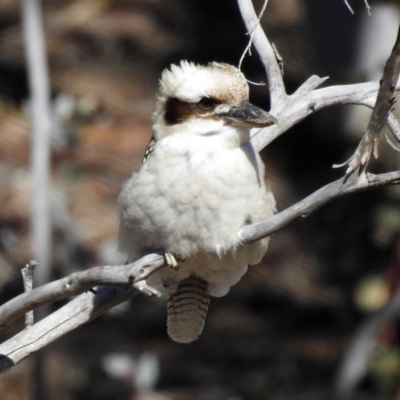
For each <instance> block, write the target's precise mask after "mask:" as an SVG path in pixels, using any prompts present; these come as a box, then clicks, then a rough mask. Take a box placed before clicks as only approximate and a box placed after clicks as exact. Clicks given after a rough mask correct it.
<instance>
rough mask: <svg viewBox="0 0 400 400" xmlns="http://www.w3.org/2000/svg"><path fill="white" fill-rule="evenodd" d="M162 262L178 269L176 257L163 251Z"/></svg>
mask: <svg viewBox="0 0 400 400" xmlns="http://www.w3.org/2000/svg"><path fill="white" fill-rule="evenodd" d="M164 262H165V264H166V265H168V267H171V268H172V269H175V270H178V269H179V265H178V262H177V261H176V258H175V256H174V255H173V254H171V253H168V252H165V253H164Z"/></svg>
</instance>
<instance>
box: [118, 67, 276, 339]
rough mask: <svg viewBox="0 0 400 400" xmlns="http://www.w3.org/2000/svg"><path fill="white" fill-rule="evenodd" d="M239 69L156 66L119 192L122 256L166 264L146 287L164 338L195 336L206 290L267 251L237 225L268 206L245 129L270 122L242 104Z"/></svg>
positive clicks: (264, 214) (227, 282)
mask: <svg viewBox="0 0 400 400" xmlns="http://www.w3.org/2000/svg"><path fill="white" fill-rule="evenodd" d="M248 100H249V87H248V84H247V81H246V79H245V77H244V75H243V74H242V73H241V72H240V71H239V70H238V69H237V68H235V67H233V66H231V65H228V64H221V63H216V62H213V63H210V64H208V65H207V66H200V65H195V64H193V63H189V62H187V61H182V62H181V63H180V65H172V66H171V67H170V69H167V70H165V71H164V72H163V74H162V77H161V80H160V87H159V91H158V94H157V95H156V98H155V108H154V114H153V118H152V121H153V138H152V140H151V142H150V144H149V146H148V147H147V149H146V154H145V158H144V161H143V164H142V166H141V168H140V170H139V172H138V173H134V174H133V175H132V177H131V178H130V179H129V180H128V181H127V182H126V183H125V184H124V186H123V188H122V191H121V194H120V196H119V199H118V202H119V214H120V233H119V247H120V250H122V251H124V252H126V253H127V254H128V259H129V261H130V262H132V261H135V260H137V259H139V258H140V257H142V256H144V255H145V254H148V253H149V252H152V251H155V250H159V251H162V252H163V253H164V254H165V256H166V259H167V260H169V262H170V263H171V264H174V262H175V260H177V261H178V264H179V268H163V269H161V270H159V271H157V272H156V273H154V274H152V275H151V276H150V277H149V278H148V280H147V284H148V285H150V286H153V287H154V288H156V289H158V290H160V291H161V292H162V293H166V294H167V295H168V313H167V314H168V321H167V326H168V334H169V336H170V337H171V338H172V339H173V340H175V341H177V342H181V343H190V342H192V341H194V340H196V339H197V338H198V337H199V335H200V334H201V332H202V330H203V326H204V322H205V317H206V314H207V310H208V305H209V302H210V296H215V297H219V296H224V295H225V294H226V293H227V292H228V291H229V288H230V287H231V286H233V285H234V284H236V283H237V282H238V281H239V279H240V278H241V277H242V276H243V274H245V273H246V271H247V268H248V265H253V264H257V263H259V262H260V260H261V258H262V257H263V255H264V254H265V252H266V251H267V247H268V238H264V239H261V240H258V241H256V242H253V243H250V244H243V243H241V240H240V237H239V235H238V233H239V231H240V229H241V228H242V227H243V226H245V225H248V224H254V223H255V222H259V221H263V220H265V219H267V218H269V217H271V216H272V215H273V214H274V212H275V200H274V198H273V195H272V193H271V191H270V189H269V187H268V186H267V185H266V184H265V182H264V165H263V163H262V161H261V159H260V157H259V155H258V154H257V153H256V152H255V151H254V149H253V147H252V144H251V142H250V128H252V127H259V128H262V127H266V126H269V125H272V124H274V123H276V122H277V121H276V119H275V118H274V117H273V116H271V115H270V114H268V113H267V112H265V111H263V110H261V109H260V108H258V107H256V106H254V105H252V104H251V103H249V101H248Z"/></svg>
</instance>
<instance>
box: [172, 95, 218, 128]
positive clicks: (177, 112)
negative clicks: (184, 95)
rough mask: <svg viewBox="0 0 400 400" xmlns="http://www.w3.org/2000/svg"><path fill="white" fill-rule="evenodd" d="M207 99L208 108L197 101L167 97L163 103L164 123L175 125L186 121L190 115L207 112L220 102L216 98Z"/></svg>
mask: <svg viewBox="0 0 400 400" xmlns="http://www.w3.org/2000/svg"><path fill="white" fill-rule="evenodd" d="M209 101H210V103H211V104H212V106H211V107H210V108H209V109H205V108H203V107H201V106H200V105H199V103H188V102H185V101H182V100H179V99H177V98H175V97H168V99H167V102H166V103H165V114H164V120H165V123H166V124H167V125H175V124H179V123H181V122H183V121H187V120H188V119H190V118H191V117H194V116H197V115H202V114H203V115H204V114H207V113H209V112H210V111H212V109H213V108H214V105H217V104H219V103H220V101H218V100H216V99H209Z"/></svg>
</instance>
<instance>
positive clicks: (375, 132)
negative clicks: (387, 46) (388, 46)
mask: <svg viewBox="0 0 400 400" xmlns="http://www.w3.org/2000/svg"><path fill="white" fill-rule="evenodd" d="M399 73H400V28H399V30H398V32H397V38H396V42H395V44H394V47H393V50H392V53H391V54H390V56H389V58H388V60H387V61H386V65H385V69H384V71H383V77H382V80H381V81H380V87H379V92H378V96H377V99H376V104H375V107H374V109H373V111H372V115H371V118H370V120H369V123H368V127H367V130H366V132H365V133H364V135H363V137H362V139H361V141H360V143H359V145H358V147H357V149H356V151H355V152H354V154H353V155H352V156H351V157H350V159H349V160H348V161H347V162H346V164H347V165H348V168H347V170H346V174H351V173H352V172H354V171H356V170H357V169H359V168H365V167H366V166H367V165H368V162H369V160H370V159H371V156H372V154H373V153H374V151H376V145H377V141H378V140H379V137H380V134H381V132H382V130H383V128H384V127H385V126H386V121H387V118H388V115H389V112H390V109H391V107H393V104H394V102H395V95H394V94H395V90H396V84H397V81H398V79H399Z"/></svg>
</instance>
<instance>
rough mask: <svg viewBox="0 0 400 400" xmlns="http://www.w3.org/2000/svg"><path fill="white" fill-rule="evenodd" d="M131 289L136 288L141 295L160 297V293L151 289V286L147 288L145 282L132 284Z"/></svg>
mask: <svg viewBox="0 0 400 400" xmlns="http://www.w3.org/2000/svg"><path fill="white" fill-rule="evenodd" d="M133 287H134V288H136V289H137V290H139V291H140V292H142V293H143V294H145V295H146V296H149V297H151V296H157V297H160V296H161V293H160V292H159V291H158V290H156V289H154V288H152V287H151V286H149V285H148V284H147V283H146V281H139V282H136V283H134V284H133Z"/></svg>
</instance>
